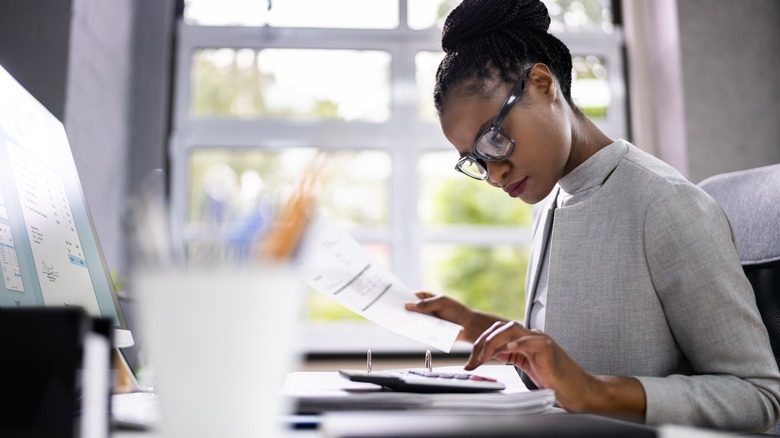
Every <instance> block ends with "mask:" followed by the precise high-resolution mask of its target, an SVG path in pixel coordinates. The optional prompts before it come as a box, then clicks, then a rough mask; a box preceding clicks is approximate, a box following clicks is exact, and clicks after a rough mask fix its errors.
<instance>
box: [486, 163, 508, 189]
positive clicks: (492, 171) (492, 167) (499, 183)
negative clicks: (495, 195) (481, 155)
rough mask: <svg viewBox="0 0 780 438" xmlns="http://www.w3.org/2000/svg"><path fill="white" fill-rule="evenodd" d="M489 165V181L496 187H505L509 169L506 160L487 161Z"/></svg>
mask: <svg viewBox="0 0 780 438" xmlns="http://www.w3.org/2000/svg"><path fill="white" fill-rule="evenodd" d="M485 165H486V166H487V174H488V176H487V182H488V184H490V185H491V186H494V187H504V179H505V177H506V174H507V172H508V171H509V163H507V162H506V161H485Z"/></svg>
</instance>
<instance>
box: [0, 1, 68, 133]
mask: <svg viewBox="0 0 780 438" xmlns="http://www.w3.org/2000/svg"><path fill="white" fill-rule="evenodd" d="M71 6H72V1H71V0H24V1H19V0H0V64H1V65H3V67H4V68H5V69H6V70H8V72H9V73H11V75H12V76H13V77H14V78H15V79H16V80H17V81H19V83H21V84H22V86H24V87H25V88H26V89H27V91H29V92H30V93H31V94H32V95H33V96H35V97H36V98H37V99H38V101H39V102H41V103H42V104H43V105H44V106H46V108H48V109H49V111H51V113H52V114H54V116H55V117H57V118H58V119H60V120H62V118H63V114H64V113H65V88H66V84H67V78H68V75H67V72H68V54H69V50H68V48H69V45H70V17H71Z"/></svg>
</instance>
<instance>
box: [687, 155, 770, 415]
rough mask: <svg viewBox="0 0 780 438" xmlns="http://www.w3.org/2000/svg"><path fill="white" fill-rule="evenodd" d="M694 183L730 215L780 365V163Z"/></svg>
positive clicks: (742, 258) (744, 267) (746, 271)
mask: <svg viewBox="0 0 780 438" xmlns="http://www.w3.org/2000/svg"><path fill="white" fill-rule="evenodd" d="M699 187H701V188H702V189H703V190H704V191H705V192H707V193H709V195H710V196H712V197H713V198H714V199H715V201H716V202H717V203H718V204H720V206H721V208H723V211H725V212H726V216H727V217H728V218H729V222H730V223H731V227H732V229H733V230H734V235H735V238H736V241H737V250H738V251H739V259H740V262H741V263H742V268H743V269H744V270H745V274H746V275H747V278H748V280H750V284H751V285H752V286H753V291H754V292H755V294H756V304H757V305H758V311H759V312H760V313H761V318H762V319H763V321H764V325H766V328H767V331H768V332H769V340H770V343H771V345H772V351H773V352H774V354H775V361H776V362H777V363H778V366H780V164H774V165H771V166H764V167H757V168H754V169H748V170H742V171H738V172H730V173H723V174H720V175H715V176H712V177H710V178H707V179H705V180H704V181H702V182H701V183H699ZM778 424H780V423H778Z"/></svg>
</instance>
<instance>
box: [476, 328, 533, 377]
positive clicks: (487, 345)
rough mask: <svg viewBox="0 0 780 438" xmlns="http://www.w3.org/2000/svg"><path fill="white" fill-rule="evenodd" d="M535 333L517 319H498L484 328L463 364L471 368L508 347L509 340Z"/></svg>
mask: <svg viewBox="0 0 780 438" xmlns="http://www.w3.org/2000/svg"><path fill="white" fill-rule="evenodd" d="M534 334H536V333H534V332H532V331H530V330H527V329H526V328H525V327H523V325H522V324H520V323H518V322H517V321H508V322H503V321H498V322H496V323H494V324H493V325H492V326H491V327H490V328H488V329H487V330H485V331H484V332H483V333H482V334H481V335H480V336H479V338H477V340H476V341H475V342H474V348H473V350H472V351H471V356H469V360H468V361H467V362H466V365H465V366H464V368H465V369H467V370H473V369H475V368H477V367H478V366H480V365H482V364H483V363H485V362H486V361H488V360H490V359H491V358H493V357H494V356H496V355H497V354H499V353H502V352H504V351H506V350H507V349H508V345H509V343H510V342H513V341H516V340H518V339H520V338H523V337H525V336H529V335H534Z"/></svg>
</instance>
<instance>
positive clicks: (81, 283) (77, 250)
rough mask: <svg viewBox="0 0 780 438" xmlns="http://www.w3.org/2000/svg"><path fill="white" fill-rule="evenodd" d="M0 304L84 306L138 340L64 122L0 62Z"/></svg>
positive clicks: (128, 340) (125, 342)
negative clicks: (124, 310)
mask: <svg viewBox="0 0 780 438" xmlns="http://www.w3.org/2000/svg"><path fill="white" fill-rule="evenodd" d="M0 268H1V272H2V276H0V308H2V307H5V308H14V307H28V306H45V307H81V308H83V309H84V310H85V311H86V312H87V313H88V314H90V315H93V316H99V317H105V318H109V319H111V320H113V321H114V327H115V331H114V335H115V336H114V341H115V346H116V347H129V346H131V345H133V336H132V334H131V333H130V330H129V329H128V327H127V324H126V322H125V318H124V315H123V314H122V309H121V308H120V306H119V300H118V299H117V295H116V290H115V288H114V283H113V281H112V279H111V274H110V271H109V269H108V267H107V266H106V261H105V259H104V257H103V252H102V250H101V248H100V243H99V241H98V237H97V234H96V233H95V227H94V225H93V223H92V218H91V216H90V213H89V209H88V208H87V203H86V201H85V199H84V193H83V191H82V188H81V182H80V180H79V176H78V173H77V171H76V164H75V162H74V160H73V155H72V153H71V150H70V145H69V144H68V139H67V137H66V135H65V128H64V126H63V124H62V123H61V122H60V121H59V120H57V118H56V117H54V116H53V115H52V114H51V113H50V112H49V111H48V110H47V109H46V108H45V107H44V106H43V105H41V104H40V103H39V102H38V101H37V100H36V99H35V98H34V97H33V96H32V95H31V94H30V93H28V92H27V90H25V89H24V87H22V86H21V85H20V84H19V83H18V82H17V81H16V80H15V79H14V78H13V77H12V76H11V75H10V74H9V73H8V72H7V71H6V70H5V69H4V68H3V67H2V66H0Z"/></svg>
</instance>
